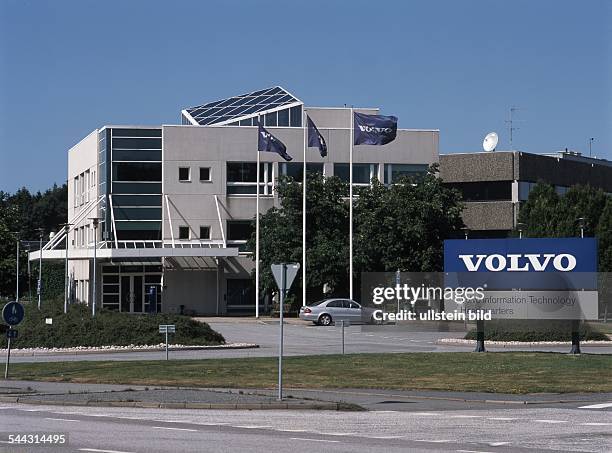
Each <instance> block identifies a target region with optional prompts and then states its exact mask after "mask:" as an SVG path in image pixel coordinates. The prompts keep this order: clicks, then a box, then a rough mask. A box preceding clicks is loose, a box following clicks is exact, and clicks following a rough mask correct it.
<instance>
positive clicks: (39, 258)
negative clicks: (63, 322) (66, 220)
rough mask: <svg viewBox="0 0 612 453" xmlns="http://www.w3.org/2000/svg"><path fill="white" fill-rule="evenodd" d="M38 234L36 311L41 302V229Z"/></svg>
mask: <svg viewBox="0 0 612 453" xmlns="http://www.w3.org/2000/svg"><path fill="white" fill-rule="evenodd" d="M38 232H39V234H40V237H39V239H40V240H39V245H38V253H40V255H39V257H38V288H37V289H38V309H39V310H40V306H41V302H42V238H43V229H42V228H39V229H38Z"/></svg>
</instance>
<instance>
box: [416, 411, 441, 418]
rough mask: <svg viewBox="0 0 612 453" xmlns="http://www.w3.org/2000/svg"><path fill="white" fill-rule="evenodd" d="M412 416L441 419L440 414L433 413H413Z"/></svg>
mask: <svg viewBox="0 0 612 453" xmlns="http://www.w3.org/2000/svg"><path fill="white" fill-rule="evenodd" d="M412 415H421V416H424V417H439V416H440V414H435V413H433V412H412Z"/></svg>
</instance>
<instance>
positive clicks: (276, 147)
mask: <svg viewBox="0 0 612 453" xmlns="http://www.w3.org/2000/svg"><path fill="white" fill-rule="evenodd" d="M258 126H259V130H258V134H257V150H258V151H268V152H272V153H276V154H278V155H279V156H281V157H282V158H283V159H285V160H286V161H290V160H293V157H291V156H290V155H289V154H287V147H286V146H285V144H284V143H283V142H281V141H280V140H279V139H278V138H276V137H275V136H274V135H272V134H271V133H270V132H268V131H267V130H266V129H265V128H264V127H263V126H262V125H261V123H258Z"/></svg>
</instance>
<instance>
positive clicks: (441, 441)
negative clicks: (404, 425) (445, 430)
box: [415, 439, 453, 444]
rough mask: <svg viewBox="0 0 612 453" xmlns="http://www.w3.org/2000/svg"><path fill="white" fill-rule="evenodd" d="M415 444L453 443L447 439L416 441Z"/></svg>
mask: <svg viewBox="0 0 612 453" xmlns="http://www.w3.org/2000/svg"><path fill="white" fill-rule="evenodd" d="M415 442H431V443H432V444H447V443H449V442H453V441H452V440H448V439H433V440H431V439H416V440H415Z"/></svg>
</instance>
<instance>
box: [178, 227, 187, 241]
mask: <svg viewBox="0 0 612 453" xmlns="http://www.w3.org/2000/svg"><path fill="white" fill-rule="evenodd" d="M179 239H189V227H188V226H180V227H179Z"/></svg>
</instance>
